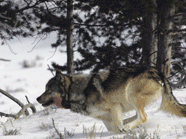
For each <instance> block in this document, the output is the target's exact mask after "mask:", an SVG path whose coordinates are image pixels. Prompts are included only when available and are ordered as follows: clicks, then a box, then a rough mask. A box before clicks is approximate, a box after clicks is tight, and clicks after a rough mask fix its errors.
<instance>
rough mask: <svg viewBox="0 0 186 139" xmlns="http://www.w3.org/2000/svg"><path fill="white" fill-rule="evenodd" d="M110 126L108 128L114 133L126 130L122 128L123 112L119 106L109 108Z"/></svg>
mask: <svg viewBox="0 0 186 139" xmlns="http://www.w3.org/2000/svg"><path fill="white" fill-rule="evenodd" d="M110 111H111V119H112V121H111V124H110V127H111V128H112V131H114V132H115V133H123V132H126V131H127V130H126V129H125V128H124V126H123V116H122V115H123V111H122V107H121V105H120V104H115V105H113V107H112V108H111V110H110Z"/></svg>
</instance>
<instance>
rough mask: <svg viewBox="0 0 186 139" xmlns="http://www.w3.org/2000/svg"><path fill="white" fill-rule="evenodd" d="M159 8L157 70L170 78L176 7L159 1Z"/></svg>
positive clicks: (171, 3) (170, 3)
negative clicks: (173, 19)
mask: <svg viewBox="0 0 186 139" xmlns="http://www.w3.org/2000/svg"><path fill="white" fill-rule="evenodd" d="M159 3H160V4H158V7H159V9H160V10H159V13H158V23H159V25H158V57H157V65H156V66H157V69H158V71H160V72H162V73H163V74H164V76H165V77H169V76H170V65H171V50H172V44H171V43H172V35H171V33H170V32H169V31H170V30H171V29H172V28H173V22H172V17H173V15H174V13H175V5H174V4H173V0H172V1H171V2H166V1H165V2H162V1H161V0H159Z"/></svg>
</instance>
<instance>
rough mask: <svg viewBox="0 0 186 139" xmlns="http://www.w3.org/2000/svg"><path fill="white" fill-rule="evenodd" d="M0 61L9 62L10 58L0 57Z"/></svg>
mask: <svg viewBox="0 0 186 139" xmlns="http://www.w3.org/2000/svg"><path fill="white" fill-rule="evenodd" d="M0 61H5V62H10V61H11V60H8V59H3V58H0Z"/></svg>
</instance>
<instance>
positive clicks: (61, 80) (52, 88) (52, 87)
mask: <svg viewBox="0 0 186 139" xmlns="http://www.w3.org/2000/svg"><path fill="white" fill-rule="evenodd" d="M69 86H70V78H69V77H67V76H66V75H63V74H62V73H61V72H60V71H56V75H55V77H53V78H51V79H50V80H49V81H48V83H47V84H46V88H45V92H44V93H43V94H42V95H41V96H39V97H38V98H37V99H36V100H37V101H38V102H39V103H40V104H42V106H44V107H47V106H49V105H51V104H55V105H56V106H58V107H61V108H63V107H64V106H63V105H62V104H63V103H64V102H63V101H66V99H67V95H68V91H69V90H68V89H69Z"/></svg>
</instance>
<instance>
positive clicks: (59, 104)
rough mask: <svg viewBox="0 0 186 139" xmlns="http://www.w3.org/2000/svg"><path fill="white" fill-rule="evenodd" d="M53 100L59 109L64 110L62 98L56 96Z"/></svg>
mask: <svg viewBox="0 0 186 139" xmlns="http://www.w3.org/2000/svg"><path fill="white" fill-rule="evenodd" d="M53 100H54V104H55V105H56V106H57V107H59V108H64V107H63V106H62V98H61V97H59V96H55V97H53Z"/></svg>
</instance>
